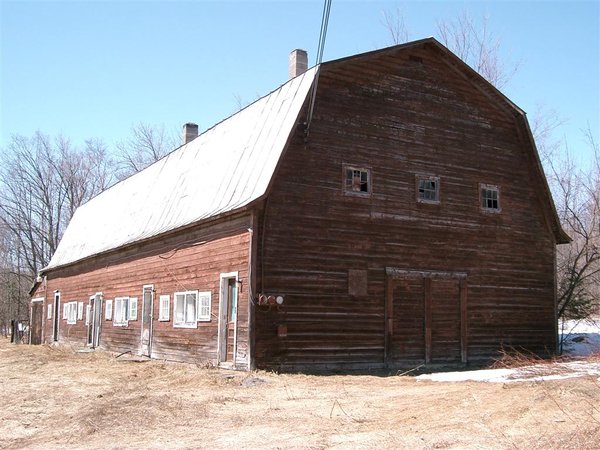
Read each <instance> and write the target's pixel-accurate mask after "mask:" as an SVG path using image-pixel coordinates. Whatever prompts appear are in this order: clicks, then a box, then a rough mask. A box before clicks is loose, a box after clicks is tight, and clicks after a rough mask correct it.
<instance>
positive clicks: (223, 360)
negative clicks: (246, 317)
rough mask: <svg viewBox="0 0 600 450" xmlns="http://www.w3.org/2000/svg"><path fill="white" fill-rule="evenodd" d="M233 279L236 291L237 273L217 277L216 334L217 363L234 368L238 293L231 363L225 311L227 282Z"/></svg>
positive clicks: (238, 295) (226, 307) (227, 302)
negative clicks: (217, 317)
mask: <svg viewBox="0 0 600 450" xmlns="http://www.w3.org/2000/svg"><path fill="white" fill-rule="evenodd" d="M232 278H234V279H235V282H236V289H237V285H238V282H239V272H225V273H221V274H220V275H219V280H220V283H219V319H218V333H217V363H218V364H230V363H231V364H232V365H233V366H235V356H236V352H237V318H238V309H239V304H240V293H239V291H238V292H237V302H236V314H235V323H234V326H233V357H232V360H231V361H227V324H228V321H227V311H228V308H229V300H230V299H229V294H228V292H227V287H228V286H227V283H226V281H227V280H230V279H232Z"/></svg>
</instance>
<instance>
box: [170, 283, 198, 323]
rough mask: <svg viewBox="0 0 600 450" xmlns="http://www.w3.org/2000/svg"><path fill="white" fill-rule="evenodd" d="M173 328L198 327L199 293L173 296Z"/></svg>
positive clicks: (181, 293) (190, 292) (189, 292)
mask: <svg viewBox="0 0 600 450" xmlns="http://www.w3.org/2000/svg"><path fill="white" fill-rule="evenodd" d="M173 327H177V328H197V327H198V291H185V292H175V294H174V295H173Z"/></svg>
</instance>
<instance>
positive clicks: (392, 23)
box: [382, 8, 409, 44]
mask: <svg viewBox="0 0 600 450" xmlns="http://www.w3.org/2000/svg"><path fill="white" fill-rule="evenodd" d="M382 24H383V26H384V27H385V28H386V29H387V30H388V32H389V33H390V39H391V41H392V43H393V44H402V43H404V42H408V38H409V33H408V28H407V27H406V22H405V21H404V14H403V13H402V10H401V9H400V8H396V10H395V11H383V19H382Z"/></svg>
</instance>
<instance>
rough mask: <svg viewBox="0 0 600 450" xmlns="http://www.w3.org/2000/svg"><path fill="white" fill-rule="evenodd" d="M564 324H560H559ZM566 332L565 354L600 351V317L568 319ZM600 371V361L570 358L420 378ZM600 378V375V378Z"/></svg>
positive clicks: (557, 376) (524, 377)
mask: <svg viewBox="0 0 600 450" xmlns="http://www.w3.org/2000/svg"><path fill="white" fill-rule="evenodd" d="M559 328H560V327H559ZM559 331H560V332H561V333H563V335H564V336H565V337H564V339H565V341H564V354H565V355H566V356H571V357H587V356H590V355H593V354H597V353H600V318H596V319H588V320H586V321H579V322H577V321H567V322H565V323H564V326H562V329H561V330H559ZM596 375H600V361H599V362H593V361H583V360H580V361H570V362H564V363H554V364H536V365H533V366H529V367H519V368H515V369H485V370H470V371H464V372H442V373H433V374H425V375H419V376H418V377H416V379H417V380H418V381H421V380H429V381H445V382H457V381H482V382H489V383H513V382H523V381H529V382H532V381H534V382H535V381H551V380H565V379H569V378H578V377H584V376H596ZM598 381H600V377H599V378H598Z"/></svg>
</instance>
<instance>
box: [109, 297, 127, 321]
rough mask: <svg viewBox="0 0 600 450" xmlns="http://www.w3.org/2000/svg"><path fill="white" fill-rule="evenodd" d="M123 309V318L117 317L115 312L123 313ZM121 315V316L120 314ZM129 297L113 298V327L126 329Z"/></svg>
mask: <svg viewBox="0 0 600 450" xmlns="http://www.w3.org/2000/svg"><path fill="white" fill-rule="evenodd" d="M117 305H119V306H117ZM123 307H125V308H127V309H126V312H125V314H124V316H125V317H124V318H123V317H117V311H119V312H121V311H123ZM122 315H123V314H122ZM128 318H129V297H115V303H114V308H113V326H115V327H126V326H128V325H129V321H128Z"/></svg>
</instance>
